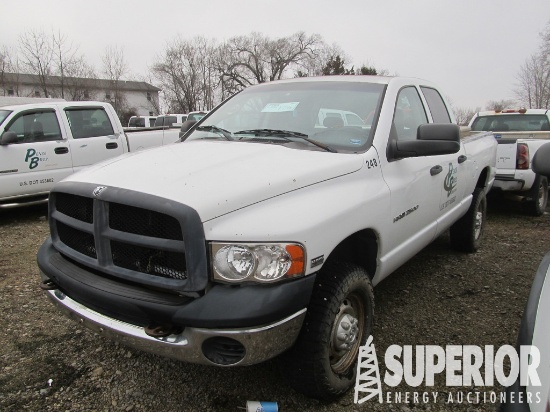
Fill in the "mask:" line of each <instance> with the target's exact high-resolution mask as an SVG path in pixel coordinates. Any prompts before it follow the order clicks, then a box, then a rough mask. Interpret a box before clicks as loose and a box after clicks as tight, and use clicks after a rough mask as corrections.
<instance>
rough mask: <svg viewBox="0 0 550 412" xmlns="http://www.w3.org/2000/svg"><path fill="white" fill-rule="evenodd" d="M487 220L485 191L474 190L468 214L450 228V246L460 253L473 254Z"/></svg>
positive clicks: (482, 189)
mask: <svg viewBox="0 0 550 412" xmlns="http://www.w3.org/2000/svg"><path fill="white" fill-rule="evenodd" d="M486 220H487V199H486V197H485V190H484V188H482V187H478V188H476V189H475V190H474V193H473V199H472V204H471V205H470V208H469V209H468V212H466V214H465V215H464V216H462V217H461V218H460V219H459V220H457V221H456V222H455V223H454V224H453V225H452V226H451V245H452V246H453V248H455V249H456V250H459V251H461V252H467V253H471V252H475V251H476V250H477V249H478V248H479V246H480V245H481V238H482V237H483V232H484V231H485V222H486Z"/></svg>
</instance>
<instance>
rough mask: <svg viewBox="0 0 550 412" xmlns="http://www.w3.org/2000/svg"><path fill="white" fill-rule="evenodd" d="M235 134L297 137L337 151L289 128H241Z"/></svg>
mask: <svg viewBox="0 0 550 412" xmlns="http://www.w3.org/2000/svg"><path fill="white" fill-rule="evenodd" d="M235 134H253V135H254V136H275V137H297V138H299V139H302V140H305V141H306V142H308V143H311V144H312V145H315V146H317V147H320V148H321V149H323V150H326V151H327V152H331V153H338V152H337V151H336V150H334V149H333V148H332V147H330V146H327V145H326V144H324V143H321V142H318V141H316V140H311V139H310V138H309V137H308V135H307V134H305V133H300V132H293V131H290V130H278V129H250V130H241V131H239V132H235Z"/></svg>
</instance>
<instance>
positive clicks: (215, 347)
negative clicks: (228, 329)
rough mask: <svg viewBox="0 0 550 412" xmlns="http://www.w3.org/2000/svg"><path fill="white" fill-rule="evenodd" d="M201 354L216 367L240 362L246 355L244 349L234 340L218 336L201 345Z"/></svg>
mask: <svg viewBox="0 0 550 412" xmlns="http://www.w3.org/2000/svg"><path fill="white" fill-rule="evenodd" d="M202 353H203V354H204V356H205V357H206V359H208V360H209V361H210V362H212V363H214V364H216V365H221V366H229V365H234V364H236V363H238V362H240V361H241V360H242V359H243V358H244V356H245V355H246V349H245V347H244V345H243V344H242V343H241V342H239V341H237V340H235V339H231V338H226V337H221V336H218V337H214V338H208V339H206V340H205V341H204V342H203V343H202Z"/></svg>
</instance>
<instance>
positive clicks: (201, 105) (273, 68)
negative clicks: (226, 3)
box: [0, 30, 385, 115]
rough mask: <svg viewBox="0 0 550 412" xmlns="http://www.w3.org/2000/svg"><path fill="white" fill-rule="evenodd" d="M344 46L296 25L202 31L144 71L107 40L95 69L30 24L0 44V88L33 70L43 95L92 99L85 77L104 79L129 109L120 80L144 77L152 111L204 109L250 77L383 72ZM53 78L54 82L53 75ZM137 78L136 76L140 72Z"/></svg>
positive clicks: (172, 45) (56, 35)
mask: <svg viewBox="0 0 550 412" xmlns="http://www.w3.org/2000/svg"><path fill="white" fill-rule="evenodd" d="M347 59H348V58H347V57H346V55H345V53H344V51H343V50H342V49H341V48H340V47H339V46H338V45H335V44H332V45H329V44H327V43H326V42H325V41H324V40H323V39H322V37H321V36H320V35H318V34H312V35H307V34H306V33H304V32H297V33H295V34H292V35H290V36H283V37H278V38H270V37H268V36H265V35H263V34H261V33H255V32H254V33H251V34H249V35H244V36H235V37H232V38H230V39H228V40H225V41H223V42H221V43H218V42H216V41H215V40H210V39H206V38H204V37H201V36H199V37H195V38H193V39H183V38H181V37H177V38H175V39H173V40H172V41H170V42H168V43H167V44H166V46H165V48H164V50H163V51H162V52H161V54H160V55H158V56H156V61H155V63H154V64H153V65H152V66H151V67H149V69H148V73H146V74H145V75H142V76H136V75H135V74H132V73H130V71H129V65H128V63H127V62H126V59H125V56H124V50H123V49H122V48H120V47H116V46H109V47H106V48H105V50H104V52H103V54H102V56H101V67H99V68H96V67H94V66H93V65H92V64H90V63H89V62H88V61H86V59H85V57H84V55H83V54H82V53H80V52H79V48H78V46H76V45H74V44H73V43H72V42H70V41H69V39H68V37H67V36H66V35H63V34H62V33H61V32H59V31H58V32H55V31H52V32H51V33H48V32H45V31H43V30H29V31H27V32H24V33H23V34H21V35H20V36H19V38H18V44H17V45H16V46H13V47H11V48H10V47H8V46H7V45H1V44H0V92H3V94H4V95H6V94H7V87H6V85H7V83H8V74H9V75H10V77H9V82H10V87H12V88H13V85H14V83H15V90H13V89H12V92H13V93H14V95H16V96H19V95H20V91H19V88H18V82H17V79H16V80H15V82H14V79H13V75H16V76H17V75H19V74H23V73H27V74H34V75H36V76H37V77H38V79H39V87H40V91H41V94H42V95H44V96H48V97H60V98H64V99H67V100H73V101H78V100H91V99H93V98H94V96H93V95H92V93H93V88H92V82H90V80H97V79H104V80H107V81H108V82H109V85H110V87H109V89H110V90H109V91H110V93H109V95H110V100H111V101H110V103H111V104H113V106H114V107H115V110H116V111H117V113H119V115H121V112H123V111H128V110H129V109H130V108H128V107H127V103H126V101H125V98H124V93H123V92H122V91H121V90H120V88H119V87H118V85H119V83H120V81H121V80H139V81H146V82H148V83H150V84H153V85H154V86H157V87H159V88H160V89H161V90H162V102H163V107H162V108H161V107H158V108H157V111H158V112H161V111H164V112H172V113H187V112H189V111H194V110H209V109H211V108H213V107H214V106H215V105H217V104H218V103H220V102H221V101H223V100H224V99H226V98H227V97H229V96H231V95H233V94H234V93H236V92H238V91H239V90H242V89H243V88H245V87H248V86H250V85H252V84H257V83H263V82H267V81H273V80H279V79H282V78H288V77H297V76H317V75H327V74H384V73H385V71H379V70H377V69H376V68H374V67H370V66H366V65H363V66H362V67H361V68H360V69H358V70H355V69H354V68H353V67H349V65H348V64H347ZM53 76H55V77H56V79H58V83H56V87H55V88H54V87H53V86H52V82H51V81H50V80H51V78H52V77H53ZM139 77H141V78H139Z"/></svg>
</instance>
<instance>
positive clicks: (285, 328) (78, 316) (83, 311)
mask: <svg viewBox="0 0 550 412" xmlns="http://www.w3.org/2000/svg"><path fill="white" fill-rule="evenodd" d="M46 294H47V296H48V298H49V299H50V300H51V301H52V303H53V304H54V305H55V306H57V307H58V308H59V310H61V311H62V312H63V313H64V314H65V315H66V316H68V317H69V318H71V319H73V320H75V321H76V322H78V323H80V324H82V325H83V326H85V327H87V328H88V329H91V330H93V331H95V332H97V333H98V334H100V335H102V336H105V337H106V338H109V339H112V340H115V341H118V342H121V343H123V344H125V345H128V346H131V347H133V348H136V349H139V350H143V351H146V352H151V353H154V354H156V355H160V356H165V357H169V358H174V359H178V360H182V361H185V362H191V363H199V364H207V365H217V366H223V365H218V364H216V363H214V362H212V361H210V360H209V359H208V358H206V357H205V355H204V354H203V351H202V346H203V342H204V341H205V340H207V339H209V338H230V339H233V340H236V341H238V342H240V343H241V344H242V345H243V346H244V348H245V355H244V357H243V358H242V359H241V360H240V361H238V362H236V363H233V364H231V365H227V366H237V365H239V366H241V365H252V364H255V363H260V362H263V361H265V360H268V359H270V358H273V357H275V356H277V355H278V354H280V353H281V352H283V351H285V350H286V349H288V348H290V347H291V346H292V345H293V344H294V342H295V340H296V338H297V337H298V333H299V332H300V329H301V327H302V323H303V321H304V317H305V314H306V309H305V308H304V309H302V310H300V311H298V312H296V313H294V314H293V315H291V316H289V317H287V318H285V319H282V320H279V321H277V322H275V323H272V324H269V325H263V326H258V327H254V328H243V329H202V328H191V327H186V328H184V330H183V332H181V333H179V334H173V335H169V336H166V337H162V338H154V337H151V336H149V335H147V334H146V333H145V331H144V329H143V328H142V327H139V326H136V325H132V324H129V323H125V322H121V321H119V320H116V319H113V318H110V317H107V316H104V315H102V314H100V313H98V312H95V311H93V310H90V309H88V308H87V307H85V306H83V305H81V304H80V303H78V302H76V301H74V300H73V299H71V298H69V297H68V296H66V295H65V294H63V293H62V292H61V291H59V290H57V289H56V290H47V291H46Z"/></svg>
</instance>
